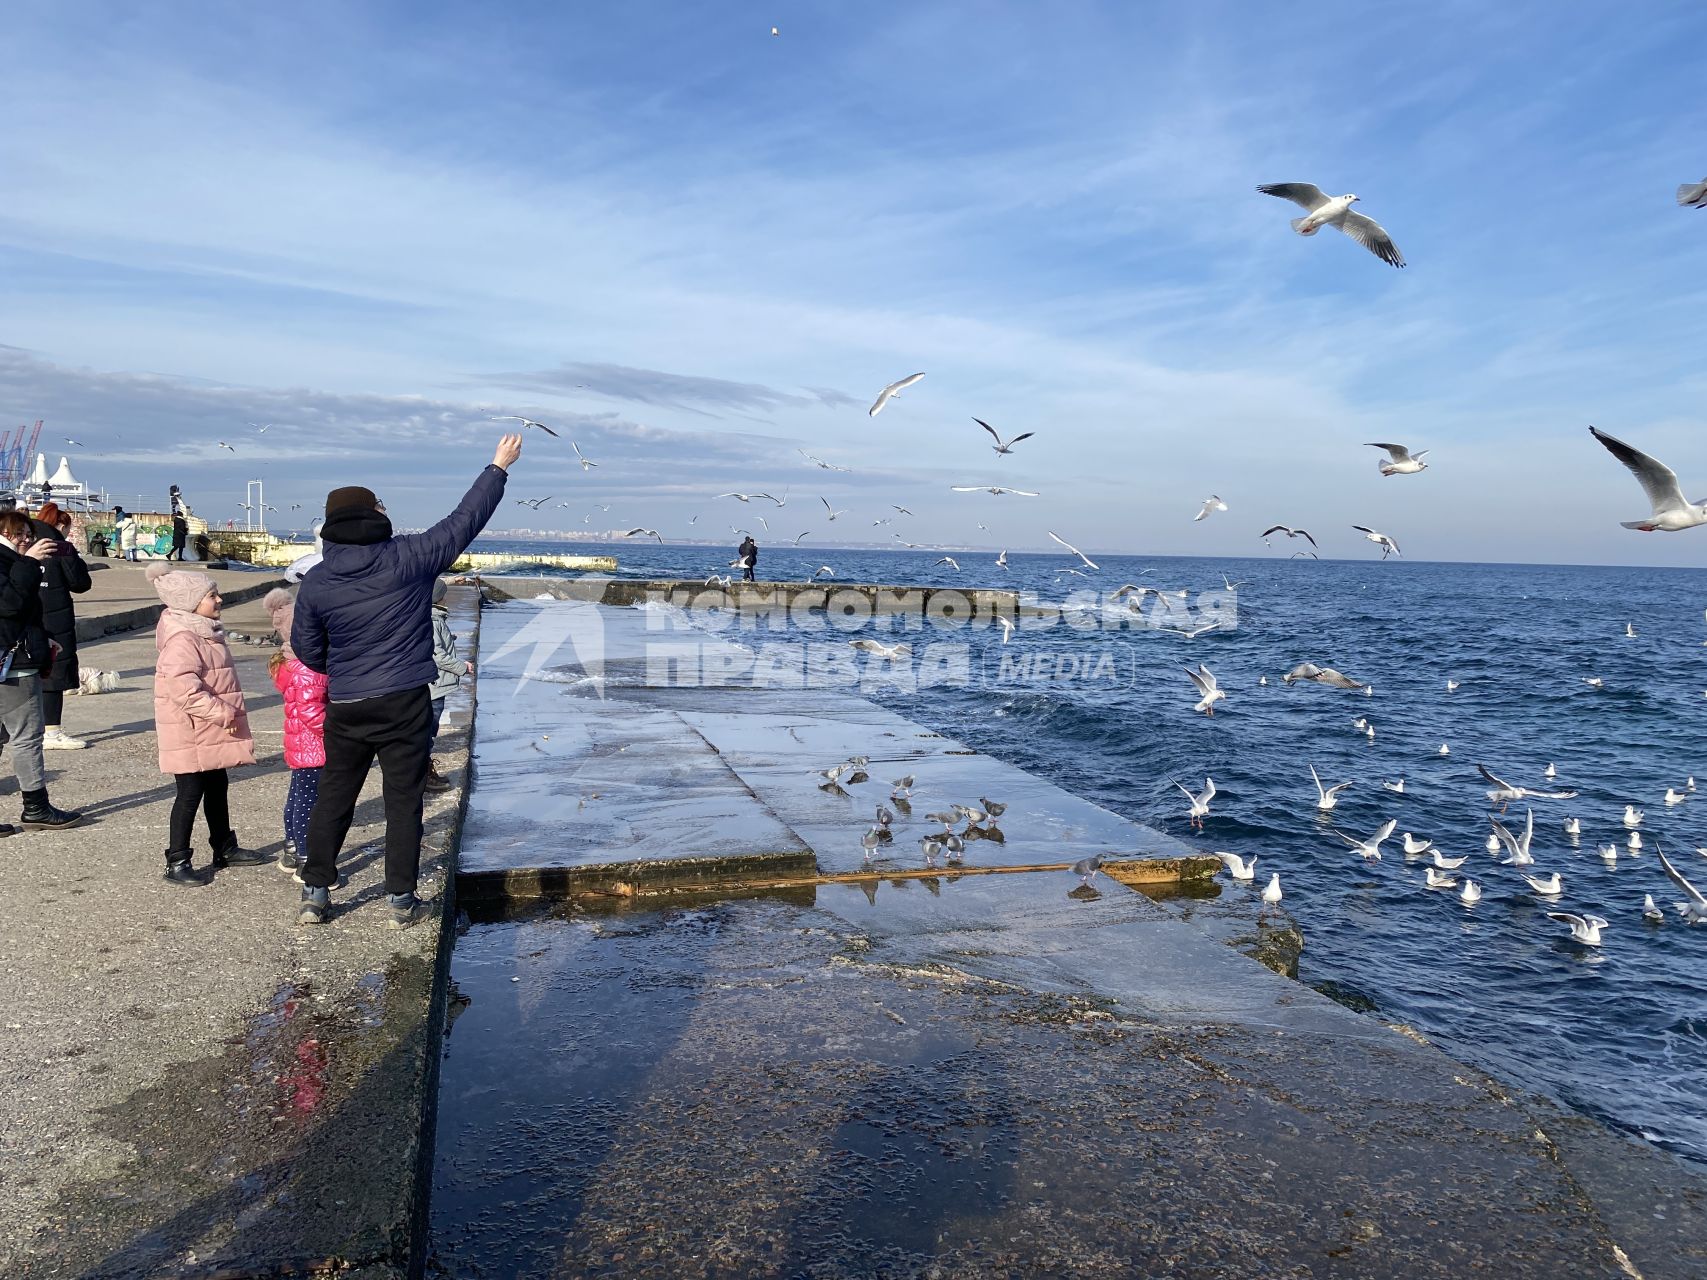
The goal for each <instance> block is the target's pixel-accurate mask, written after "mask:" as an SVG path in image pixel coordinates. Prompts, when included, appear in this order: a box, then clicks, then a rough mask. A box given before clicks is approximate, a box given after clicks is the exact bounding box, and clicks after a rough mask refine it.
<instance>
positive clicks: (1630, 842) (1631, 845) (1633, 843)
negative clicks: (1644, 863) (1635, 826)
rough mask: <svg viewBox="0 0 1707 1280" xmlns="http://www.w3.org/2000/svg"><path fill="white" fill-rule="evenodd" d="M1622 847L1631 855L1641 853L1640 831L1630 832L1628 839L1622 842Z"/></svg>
mask: <svg viewBox="0 0 1707 1280" xmlns="http://www.w3.org/2000/svg"><path fill="white" fill-rule="evenodd" d="M1624 847H1625V848H1626V849H1628V850H1629V851H1630V852H1631V853H1632V854H1636V853H1640V852H1642V833H1641V832H1640V831H1632V832H1631V833H1630V838H1629V839H1627V840H1626V841H1625V842H1624Z"/></svg>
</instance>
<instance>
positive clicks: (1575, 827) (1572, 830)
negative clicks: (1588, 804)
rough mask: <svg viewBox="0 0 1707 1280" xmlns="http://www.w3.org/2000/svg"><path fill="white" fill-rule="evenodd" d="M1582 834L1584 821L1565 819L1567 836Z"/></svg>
mask: <svg viewBox="0 0 1707 1280" xmlns="http://www.w3.org/2000/svg"><path fill="white" fill-rule="evenodd" d="M1582 833H1583V824H1582V819H1580V818H1566V819H1565V834H1566V835H1568V836H1580V835H1581V834H1582Z"/></svg>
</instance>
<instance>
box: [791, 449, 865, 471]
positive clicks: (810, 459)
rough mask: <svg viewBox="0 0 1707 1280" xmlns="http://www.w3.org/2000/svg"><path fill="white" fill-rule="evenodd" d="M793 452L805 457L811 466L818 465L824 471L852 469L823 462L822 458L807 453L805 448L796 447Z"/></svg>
mask: <svg viewBox="0 0 1707 1280" xmlns="http://www.w3.org/2000/svg"><path fill="white" fill-rule="evenodd" d="M795 452H796V453H798V454H799V455H800V456H801V457H802V458H805V459H806V461H808V462H810V463H811V464H812V465H813V466H815V467H820V468H822V469H823V470H825V471H852V470H853V468H852V467H838V466H837V465H836V464H835V463H833V462H825V461H824V460H823V459H822V458H814V457H813V456H812V455H811V454H809V453H807V452H806V450H804V449H796V450H795Z"/></svg>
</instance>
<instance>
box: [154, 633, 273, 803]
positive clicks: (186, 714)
mask: <svg viewBox="0 0 1707 1280" xmlns="http://www.w3.org/2000/svg"><path fill="white" fill-rule="evenodd" d="M154 644H155V647H156V648H157V649H158V650H159V651H160V658H159V660H158V661H157V662H156V663H155V666H154V731H155V733H157V734H158V735H159V738H160V770H161V772H162V773H201V772H203V771H204V770H208V769H230V768H233V767H235V766H236V765H240V764H254V763H255V740H254V738H253V737H252V736H251V735H250V733H249V716H248V714H247V713H246V712H245V711H244V708H243V689H242V687H241V686H240V685H239V684H238V683H237V667H236V665H235V664H234V663H233V662H232V660H231V646H230V645H228V644H226V642H225V631H224V629H223V628H222V627H221V626H220V625H219V624H218V623H217V622H215V621H214V620H213V619H212V618H204V617H202V616H201V615H200V614H197V613H186V612H184V611H183V610H182V609H164V610H162V611H161V613H160V621H159V622H158V623H156V624H155V627H154Z"/></svg>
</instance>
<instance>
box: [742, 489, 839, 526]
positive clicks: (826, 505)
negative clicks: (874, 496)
mask: <svg viewBox="0 0 1707 1280" xmlns="http://www.w3.org/2000/svg"><path fill="white" fill-rule="evenodd" d="M759 496H761V497H765V498H770V494H768V493H766V494H761V495H759ZM771 501H772V502H775V501H776V499H775V498H771ZM818 501H819V502H822V503H823V504H824V510H825V511H827V512H828V513H829V515H830V519H831V520H834V519H835V518H836V517H837V516H845V515H847V511H846V509H843V510H841V511H837V510H836V509H835V508H834V507H832V506H831V505H830V500H829V499H828V498H823V497H820V498H819V499H818Z"/></svg>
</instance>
